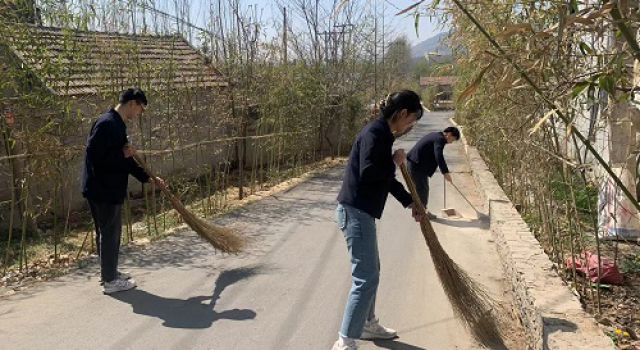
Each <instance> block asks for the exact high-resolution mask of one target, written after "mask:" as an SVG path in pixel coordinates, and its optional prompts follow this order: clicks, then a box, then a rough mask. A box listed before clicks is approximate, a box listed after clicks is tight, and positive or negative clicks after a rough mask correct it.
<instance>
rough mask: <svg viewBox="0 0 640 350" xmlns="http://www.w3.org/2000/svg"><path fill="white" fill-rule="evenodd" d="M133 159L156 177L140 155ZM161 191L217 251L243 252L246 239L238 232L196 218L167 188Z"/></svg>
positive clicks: (188, 223)
mask: <svg viewBox="0 0 640 350" xmlns="http://www.w3.org/2000/svg"><path fill="white" fill-rule="evenodd" d="M133 158H134V159H135V161H136V162H137V163H138V164H139V165H140V166H141V167H142V168H143V169H144V171H145V172H146V173H147V174H148V175H149V176H151V177H152V178H155V177H156V176H155V175H154V174H153V172H152V171H151V169H149V167H148V166H147V164H146V163H145V162H144V161H143V160H142V158H141V157H140V156H139V155H138V154H135V153H134V155H133ZM160 189H161V190H162V193H164V194H165V195H166V196H167V197H168V198H169V201H170V202H171V205H172V206H173V208H174V209H175V210H176V211H177V212H178V213H179V214H180V216H182V219H183V220H184V222H186V223H187V225H189V227H191V229H192V230H194V231H196V233H197V234H198V235H200V237H202V238H204V239H205V240H206V241H207V242H209V243H211V245H212V246H213V247H214V248H215V249H217V250H219V251H222V252H224V253H239V252H241V251H242V249H243V248H244V246H245V243H246V242H245V240H244V238H242V237H241V236H238V235H237V234H236V232H234V231H233V230H231V229H228V228H225V227H220V226H216V225H213V224H211V223H209V222H207V221H205V220H203V219H201V218H199V217H197V216H195V215H194V214H193V213H192V212H190V211H189V210H187V208H186V207H185V206H184V205H183V204H182V202H181V201H180V199H179V198H178V197H176V196H174V195H173V193H171V192H170V191H169V190H168V189H167V188H166V186H165V187H161V188H160Z"/></svg>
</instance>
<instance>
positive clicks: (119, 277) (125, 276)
mask: <svg viewBox="0 0 640 350" xmlns="http://www.w3.org/2000/svg"><path fill="white" fill-rule="evenodd" d="M116 279H117V280H128V279H131V275H130V274H129V273H128V272H123V271H118V273H117V274H116ZM100 285H101V286H103V285H104V282H103V281H102V277H100Z"/></svg>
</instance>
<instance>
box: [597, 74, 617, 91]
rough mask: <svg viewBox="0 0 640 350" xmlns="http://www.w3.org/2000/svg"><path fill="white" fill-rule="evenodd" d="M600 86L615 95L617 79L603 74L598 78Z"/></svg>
mask: <svg viewBox="0 0 640 350" xmlns="http://www.w3.org/2000/svg"><path fill="white" fill-rule="evenodd" d="M598 86H599V87H600V88H601V89H603V90H604V91H606V92H608V93H609V95H613V94H614V92H615V89H616V81H615V79H614V78H613V77H612V76H611V75H603V76H601V77H600V78H599V79H598Z"/></svg>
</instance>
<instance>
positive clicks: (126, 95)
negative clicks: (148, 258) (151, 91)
mask: <svg viewBox="0 0 640 350" xmlns="http://www.w3.org/2000/svg"><path fill="white" fill-rule="evenodd" d="M129 101H136V102H138V103H139V104H141V105H144V106H146V105H147V96H145V94H144V91H142V90H140V89H139V88H129V89H126V90H124V91H123V92H121V93H120V97H119V98H118V102H120V104H125V103H127V102H129Z"/></svg>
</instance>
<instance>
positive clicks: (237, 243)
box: [162, 189, 246, 253]
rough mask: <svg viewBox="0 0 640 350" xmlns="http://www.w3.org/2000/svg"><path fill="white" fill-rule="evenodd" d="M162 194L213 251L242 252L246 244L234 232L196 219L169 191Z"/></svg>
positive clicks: (165, 190) (164, 190) (163, 190)
mask: <svg viewBox="0 0 640 350" xmlns="http://www.w3.org/2000/svg"><path fill="white" fill-rule="evenodd" d="M162 192H163V193H164V194H166V195H167V197H169V201H170V202H171V206H173V208H174V209H175V210H176V211H177V212H178V213H179V214H180V216H182V219H183V220H184V222H185V223H186V224H187V225H188V226H189V227H190V228H191V229H192V230H194V231H195V232H196V233H197V234H198V235H199V236H200V237H202V238H204V239H205V240H206V241H208V242H209V243H211V245H212V246H213V247H214V248H215V249H217V250H219V251H222V252H225V253H239V252H241V251H242V249H243V248H244V246H245V243H246V242H245V240H244V239H243V238H242V237H241V236H239V235H238V234H236V232H235V231H234V230H231V229H229V228H226V227H221V226H217V225H214V224H211V223H209V222H207V221H205V220H203V219H201V218H199V217H197V216H196V215H195V214H193V213H192V212H190V211H189V210H188V209H187V208H185V206H184V205H183V204H182V202H181V201H180V200H179V199H178V198H177V197H175V196H174V195H173V194H172V193H170V192H169V190H167V189H162Z"/></svg>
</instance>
